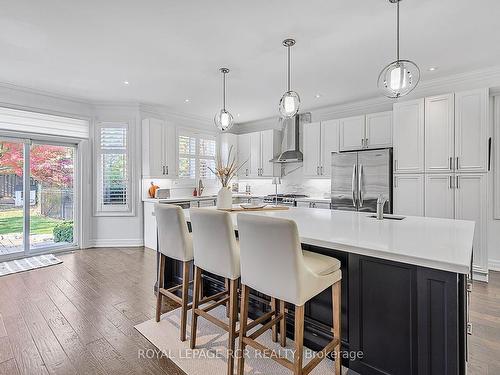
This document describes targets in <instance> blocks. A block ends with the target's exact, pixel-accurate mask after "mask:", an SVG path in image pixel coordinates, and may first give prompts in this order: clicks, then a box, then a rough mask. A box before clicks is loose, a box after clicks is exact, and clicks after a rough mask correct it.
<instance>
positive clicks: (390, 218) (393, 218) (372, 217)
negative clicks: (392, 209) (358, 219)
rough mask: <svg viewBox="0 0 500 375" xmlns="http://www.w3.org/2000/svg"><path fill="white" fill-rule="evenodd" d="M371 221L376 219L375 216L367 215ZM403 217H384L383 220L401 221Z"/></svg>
mask: <svg viewBox="0 0 500 375" xmlns="http://www.w3.org/2000/svg"><path fill="white" fill-rule="evenodd" d="M368 217H369V218H371V219H376V218H377V215H369V216H368ZM404 218H405V217H404V216H394V215H384V220H385V219H389V220H403V219H404Z"/></svg>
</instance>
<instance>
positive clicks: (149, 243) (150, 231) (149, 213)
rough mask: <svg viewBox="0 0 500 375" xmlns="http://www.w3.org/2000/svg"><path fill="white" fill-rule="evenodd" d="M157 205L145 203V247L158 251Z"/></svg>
mask: <svg viewBox="0 0 500 375" xmlns="http://www.w3.org/2000/svg"><path fill="white" fill-rule="evenodd" d="M154 214H155V203H154V202H144V246H146V247H149V248H150V249H153V250H156V243H157V240H158V239H157V237H156V236H157V234H156V217H155V216H154Z"/></svg>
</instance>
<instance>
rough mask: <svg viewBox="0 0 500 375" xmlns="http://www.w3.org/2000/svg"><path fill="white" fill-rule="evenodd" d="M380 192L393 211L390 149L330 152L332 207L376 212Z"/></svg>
mask: <svg viewBox="0 0 500 375" xmlns="http://www.w3.org/2000/svg"><path fill="white" fill-rule="evenodd" d="M381 194H382V195H384V197H385V198H386V199H388V201H387V203H386V204H385V207H384V213H388V214H392V149H390V148H387V149H381V150H366V151H352V152H341V153H332V194H331V199H332V200H331V206H332V209H335V210H347V211H363V212H377V199H378V197H379V196H380V195H381Z"/></svg>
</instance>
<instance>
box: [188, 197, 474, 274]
mask: <svg viewBox="0 0 500 375" xmlns="http://www.w3.org/2000/svg"><path fill="white" fill-rule="evenodd" d="M185 214H186V218H187V220H189V210H185ZM245 214H246V213H245ZM248 214H252V215H264V216H272V217H281V218H287V219H292V220H294V221H295V222H296V223H297V226H298V229H299V235H300V239H301V242H302V243H303V244H306V245H312V246H319V247H322V248H326V249H335V250H340V251H344V252H347V253H354V254H358V255H365V256H371V257H376V258H379V259H384V260H390V261H395V262H402V263H406V264H413V265H417V266H422V267H428V268H432V269H437V270H443V271H448V272H454V273H460V274H468V273H470V271H471V268H470V267H471V257H472V241H473V238H474V222H472V221H465V220H450V219H437V218H428V217H416V216H407V217H405V218H404V219H403V220H390V219H384V220H376V219H374V218H370V217H369V216H371V215H373V214H368V213H359V212H352V211H337V210H317V209H310V208H293V207H292V208H290V209H289V210H287V211H261V212H255V211H253V212H251V213H248ZM232 217H233V224H234V225H235V227H237V222H236V214H232Z"/></svg>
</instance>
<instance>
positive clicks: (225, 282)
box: [224, 279, 231, 319]
mask: <svg viewBox="0 0 500 375" xmlns="http://www.w3.org/2000/svg"><path fill="white" fill-rule="evenodd" d="M224 287H225V288H226V292H227V291H229V279H224ZM226 317H227V318H228V319H229V318H230V317H231V315H230V313H229V301H227V303H226Z"/></svg>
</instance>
